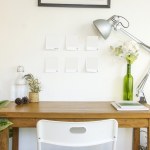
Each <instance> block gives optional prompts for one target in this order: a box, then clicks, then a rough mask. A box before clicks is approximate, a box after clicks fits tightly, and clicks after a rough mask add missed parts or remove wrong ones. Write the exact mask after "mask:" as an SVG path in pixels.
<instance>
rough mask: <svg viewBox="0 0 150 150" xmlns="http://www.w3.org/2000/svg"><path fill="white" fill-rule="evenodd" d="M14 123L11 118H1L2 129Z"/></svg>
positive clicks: (0, 126) (0, 129) (0, 125)
mask: <svg viewBox="0 0 150 150" xmlns="http://www.w3.org/2000/svg"><path fill="white" fill-rule="evenodd" d="M12 124H13V123H12V122H10V121H9V120H7V119H4V118H0V131H2V130H4V129H6V128H7V127H9V126H10V125H12Z"/></svg>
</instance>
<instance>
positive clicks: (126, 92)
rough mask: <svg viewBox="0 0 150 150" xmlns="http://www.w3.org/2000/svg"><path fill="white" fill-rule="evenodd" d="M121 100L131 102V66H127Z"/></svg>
mask: <svg viewBox="0 0 150 150" xmlns="http://www.w3.org/2000/svg"><path fill="white" fill-rule="evenodd" d="M123 100H127V101H132V100H133V77H132V75H131V64H127V74H126V75H125V77H124V81H123Z"/></svg>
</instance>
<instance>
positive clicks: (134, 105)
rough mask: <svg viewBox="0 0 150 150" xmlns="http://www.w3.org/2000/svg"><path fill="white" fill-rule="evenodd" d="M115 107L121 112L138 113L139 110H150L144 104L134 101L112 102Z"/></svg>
mask: <svg viewBox="0 0 150 150" xmlns="http://www.w3.org/2000/svg"><path fill="white" fill-rule="evenodd" d="M111 104H112V105H113V107H115V108H116V109H117V110H120V111H130V110H134V111H138V110H149V108H148V107H146V106H144V105H143V104H141V103H139V102H133V101H119V102H117V101H116V102H112V103H111Z"/></svg>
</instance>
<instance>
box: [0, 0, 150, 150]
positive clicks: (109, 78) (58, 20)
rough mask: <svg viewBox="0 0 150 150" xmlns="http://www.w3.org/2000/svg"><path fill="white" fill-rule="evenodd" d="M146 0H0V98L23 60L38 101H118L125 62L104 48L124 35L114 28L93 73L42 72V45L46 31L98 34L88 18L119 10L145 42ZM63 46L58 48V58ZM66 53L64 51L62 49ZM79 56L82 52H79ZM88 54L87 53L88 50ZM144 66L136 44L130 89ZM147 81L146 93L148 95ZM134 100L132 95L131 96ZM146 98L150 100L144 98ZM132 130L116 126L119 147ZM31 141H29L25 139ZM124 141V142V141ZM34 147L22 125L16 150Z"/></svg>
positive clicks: (9, 91) (149, 21) (146, 57)
mask: <svg viewBox="0 0 150 150" xmlns="http://www.w3.org/2000/svg"><path fill="white" fill-rule="evenodd" d="M149 5H150V1H148V0H142V1H141V0H132V1H131V0H112V2H111V8H110V9H92V8H87V9H86V8H50V7H37V0H21V1H20V0H13V1H10V0H3V1H1V4H0V12H1V13H0V99H11V98H12V94H13V93H12V86H13V84H14V82H13V81H14V80H15V77H16V67H17V66H18V65H23V66H24V67H25V72H26V73H33V74H34V75H36V76H38V77H39V78H40V81H41V82H42V87H43V91H42V92H41V93H40V94H41V95H40V100H99V101H101V100H120V99H121V98H122V78H123V76H124V74H125V72H126V64H125V63H124V62H123V61H121V60H119V59H116V58H114V57H113V56H112V55H111V54H110V52H109V46H110V45H112V44H113V43H116V42H119V41H120V40H121V41H125V40H127V39H128V38H127V37H125V36H124V35H122V34H120V33H116V32H113V33H112V35H111V37H110V38H109V39H108V40H107V41H104V40H103V39H102V38H101V43H102V49H101V51H100V52H99V53H98V56H99V58H100V64H101V69H100V72H99V73H98V74H87V73H83V72H80V73H77V74H66V73H64V72H59V73H57V74H56V73H53V74H46V73H44V58H45V56H47V55H49V52H46V51H45V50H44V48H45V47H44V46H45V35H46V34H47V33H58V34H62V35H63V34H66V33H68V34H78V35H81V36H87V35H98V34H97V33H96V30H95V29H94V27H93V25H92V22H93V20H95V19H99V18H109V17H110V16H112V15H114V14H116V15H122V16H124V17H126V18H127V19H128V20H129V21H130V28H129V29H128V31H129V32H131V33H132V34H134V35H135V36H137V37H139V38H140V39H141V40H143V41H145V42H146V43H147V44H150V41H148V40H149V38H150V37H149V33H150V28H149V26H150V17H149ZM62 53H63V51H62V52H61V53H60V57H61V54H62ZM65 55H68V54H65ZM77 55H78V56H80V55H82V56H84V54H83V52H78V53H77ZM88 55H90V53H89V54H88ZM148 65H149V54H148V52H146V51H144V50H143V49H142V48H141V52H140V56H139V58H138V60H137V61H136V62H135V63H134V65H133V67H132V74H133V76H134V83H135V88H136V86H137V84H138V83H139V82H140V80H141V79H142V77H143V76H144V73H146V71H147V69H148ZM149 87H150V81H149V80H148V82H147V85H146V87H145V94H146V96H147V98H148V99H149V98H150V93H149ZM135 99H136V98H135ZM148 99H147V100H148ZM148 102H150V100H148ZM131 138H132V133H131V129H120V130H119V141H118V149H122V150H127V149H128V150H130V149H131ZM32 140H33V142H32V143H31V144H30V145H29V144H28V142H30V141H32ZM127 143H129V144H127ZM27 149H28V150H33V149H36V141H35V130H33V129H21V132H20V148H19V150H27Z"/></svg>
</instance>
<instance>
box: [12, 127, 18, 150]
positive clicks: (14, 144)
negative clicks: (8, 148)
mask: <svg viewBox="0 0 150 150" xmlns="http://www.w3.org/2000/svg"><path fill="white" fill-rule="evenodd" d="M18 140H19V128H13V138H12V150H18V144H19V143H18Z"/></svg>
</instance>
